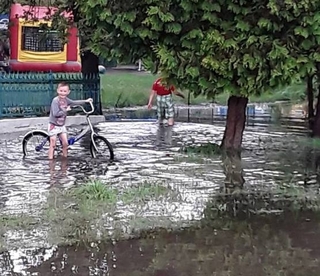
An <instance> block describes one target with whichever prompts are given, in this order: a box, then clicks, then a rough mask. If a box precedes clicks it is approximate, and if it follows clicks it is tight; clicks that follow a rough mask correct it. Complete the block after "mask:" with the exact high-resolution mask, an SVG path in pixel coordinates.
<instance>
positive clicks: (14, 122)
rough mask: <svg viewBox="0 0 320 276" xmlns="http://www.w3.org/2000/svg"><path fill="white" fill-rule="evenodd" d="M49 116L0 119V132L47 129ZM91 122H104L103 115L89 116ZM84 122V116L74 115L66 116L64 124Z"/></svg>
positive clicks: (80, 123)
mask: <svg viewBox="0 0 320 276" xmlns="http://www.w3.org/2000/svg"><path fill="white" fill-rule="evenodd" d="M48 119H49V117H33V118H14V119H2V120H0V134H8V133H15V132H23V131H25V132H27V131H30V130H32V129H42V130H47V127H48ZM90 120H91V122H92V124H94V125H95V124H98V123H101V122H105V116H104V115H92V116H90ZM85 123H86V116H83V115H76V116H68V117H67V121H66V126H67V127H68V126H72V125H77V126H79V125H83V124H85Z"/></svg>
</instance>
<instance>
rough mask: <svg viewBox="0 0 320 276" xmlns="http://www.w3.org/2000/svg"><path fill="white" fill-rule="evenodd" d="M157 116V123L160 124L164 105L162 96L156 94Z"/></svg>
mask: <svg viewBox="0 0 320 276" xmlns="http://www.w3.org/2000/svg"><path fill="white" fill-rule="evenodd" d="M157 116H158V123H159V124H162V123H163V119H164V118H165V105H164V102H163V96H157Z"/></svg>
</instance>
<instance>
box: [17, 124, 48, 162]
mask: <svg viewBox="0 0 320 276" xmlns="http://www.w3.org/2000/svg"><path fill="white" fill-rule="evenodd" d="M49 144H50V139H49V135H48V134H46V133H45V132H43V131H39V130H35V131H32V132H30V133H28V134H27V135H26V136H25V137H24V138H23V140H22V151H23V155H24V156H32V155H44V154H48V150H49Z"/></svg>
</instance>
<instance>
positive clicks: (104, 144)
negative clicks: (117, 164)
mask: <svg viewBox="0 0 320 276" xmlns="http://www.w3.org/2000/svg"><path fill="white" fill-rule="evenodd" d="M93 139H94V143H95V145H96V147H97V150H96V149H95V147H94V144H93V143H92V141H91V143H90V153H91V156H92V158H99V159H108V160H113V159H114V152H113V147H112V145H111V144H110V142H109V141H108V140H107V139H106V138H104V137H102V136H100V135H96V136H94V137H93Z"/></svg>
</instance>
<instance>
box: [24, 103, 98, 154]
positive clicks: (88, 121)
mask: <svg viewBox="0 0 320 276" xmlns="http://www.w3.org/2000/svg"><path fill="white" fill-rule="evenodd" d="M89 103H90V106H91V110H90V111H86V110H85V109H84V108H83V106H81V105H77V106H73V107H80V108H81V109H82V111H83V112H84V113H85V114H86V121H87V124H88V125H87V126H86V127H85V128H84V129H83V130H82V131H81V132H80V133H79V134H77V135H76V136H75V137H70V138H69V139H68V142H69V141H70V139H71V138H72V139H74V141H73V143H72V144H74V143H75V142H77V141H79V140H81V139H82V138H83V137H84V136H85V135H86V134H87V133H88V132H89V131H91V137H90V138H91V141H92V144H93V146H94V149H95V151H98V149H97V146H96V143H95V141H94V136H95V135H97V133H96V132H95V131H94V129H93V125H92V123H91V121H90V114H92V113H93V112H94V106H93V103H92V101H90V102H89ZM34 131H38V132H41V133H43V135H45V136H47V137H48V138H46V139H44V140H43V141H42V142H41V143H40V144H39V145H38V146H37V147H36V150H38V151H40V150H41V149H42V148H43V146H44V145H45V144H46V143H47V141H48V140H49V134H48V132H46V131H43V130H31V131H29V132H28V133H27V134H26V135H25V137H26V136H28V135H30V134H31V133H33V132H34ZM59 140H60V139H59ZM60 142H61V140H60ZM69 145H70V142H69Z"/></svg>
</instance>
